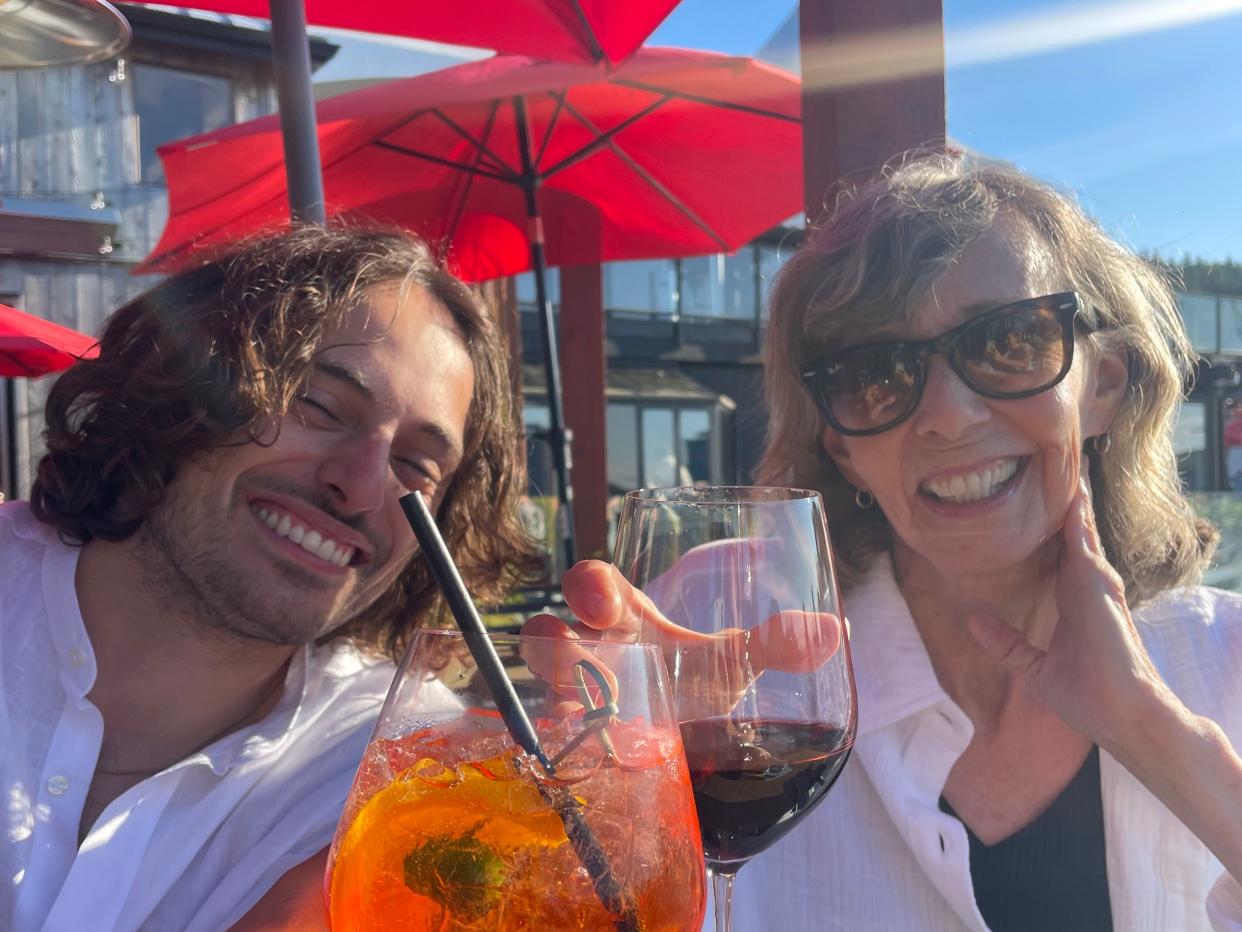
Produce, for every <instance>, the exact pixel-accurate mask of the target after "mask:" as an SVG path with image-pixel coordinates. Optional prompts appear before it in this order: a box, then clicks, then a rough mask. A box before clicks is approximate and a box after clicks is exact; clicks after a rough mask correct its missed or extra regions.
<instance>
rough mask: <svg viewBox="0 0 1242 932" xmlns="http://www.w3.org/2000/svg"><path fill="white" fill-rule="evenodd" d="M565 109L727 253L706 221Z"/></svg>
mask: <svg viewBox="0 0 1242 932" xmlns="http://www.w3.org/2000/svg"><path fill="white" fill-rule="evenodd" d="M565 108H566V109H567V110H569V112H570V113H571V114H573V115H574V116H575V117H577V119H578V120H579V122H581V123H582V125H583V126H585V127H586V128H587V129H589V130H590V131H591V132H593V133H596V134H598V135H600V140H601V142H602V143H603V145H604V146H606V147H607V148H608V149H609V151H611V152H612V154H613V155H615V156H616V157H617V158H619V159H620V160H621V161H623V162H624V163H625V164H626V165H628V166H629V167H630V169H631V170H632V171H633V172H634V174H636V175H638V177H639V178H641V179H643V181H645V182H647V184H649V185H651V187H653V188H655V190H656V191H657V192H658V193H659V194H660V196H661V197H664V198H666V199H667V200H668V202H669V203H670V204H672V205H673V207H675V208H676V209H677V210H679V211H680V212H681V213H682V214H684V215H685V217H686V219H688V220H689V221H690V222H691V223H693V224H694V225H695V226H697V227H698V228H699V229H700V230H702V231H703V232H704V233H706V234H707V236H708V237H710V238H711V239H712V240H714V241H715V242H716V244H717V245H718V246H720V248H721V251H722V252H728V251H729V244H728V243H726V242H725V241H724V240H723V239H722V238H721V237H720V234H719V233H717V232H716V231H715V230H713V229H712V227H711V224H709V223H708V222H707V221H706V220H704V219H703V218H702V217H700V216H699V215H698V214H696V213H695V212H694V211H693V210H692V209H691V208H690V207H689V206H688V205H687V204H685V203H683V201H682V200H681V198H679V197H678V196H677V195H676V194H674V193H673V192H672V191H670V190H669V189H668V188H667V187H665V186H664V184H662V183H661V182H660V180H659V179H658V178H655V177H654V176H653V175H652V174H651V173H650V172H649V171H647V169H645V168H643V167H642V166H641V165H639V164H638V162H636V161H634V159H633V158H632V157H631V156H630V155H629V153H627V152H625V151H624V150H623V149H621V148H619V147H618V146H617V144H616V141H615V140H613V139H612V138H607V139H605V138H604V136H605V135H606V134H601V133H600V130H599V128H598V127H596V126H595V124H593V123H592V122H591V121H590V120H588V119H587V118H586V117H585V116H583V115H582V114H581V113H579V112H578V111H577V110H576V109H575V108H574V106H573V105H572V104H569V103H566V104H565Z"/></svg>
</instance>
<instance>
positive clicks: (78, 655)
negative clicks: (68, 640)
mask: <svg viewBox="0 0 1242 932" xmlns="http://www.w3.org/2000/svg"><path fill="white" fill-rule="evenodd" d="M85 663H86V654H85V652H83V651H80V650H78V649H77V648H76V647H75V648H73V650H71V651H69V666H71V667H80V666H82V665H83V664H85Z"/></svg>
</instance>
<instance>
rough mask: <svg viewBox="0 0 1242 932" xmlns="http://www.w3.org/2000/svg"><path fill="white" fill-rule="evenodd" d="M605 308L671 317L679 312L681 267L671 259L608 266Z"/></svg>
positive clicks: (605, 270) (614, 263)
mask: <svg viewBox="0 0 1242 932" xmlns="http://www.w3.org/2000/svg"><path fill="white" fill-rule="evenodd" d="M604 307H605V309H607V310H609V311H639V312H643V313H647V314H660V315H665V316H669V317H671V316H672V315H673V314H674V313H675V312H676V311H677V266H676V264H675V263H674V262H673V261H672V260H671V259H644V260H642V261H640V262H610V263H608V264H607V265H605V266H604Z"/></svg>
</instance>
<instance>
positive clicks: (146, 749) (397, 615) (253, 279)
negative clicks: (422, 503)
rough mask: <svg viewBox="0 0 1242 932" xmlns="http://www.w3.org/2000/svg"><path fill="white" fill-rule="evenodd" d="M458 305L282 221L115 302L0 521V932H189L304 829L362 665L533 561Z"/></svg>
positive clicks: (318, 845)
mask: <svg viewBox="0 0 1242 932" xmlns="http://www.w3.org/2000/svg"><path fill="white" fill-rule="evenodd" d="M506 359H507V353H506V350H505V347H504V345H503V343H502V341H501V338H500V336H499V334H498V332H497V329H496V328H495V326H494V325H493V323H492V321H491V320H490V319H489V317H488V315H487V313H486V312H485V310H484V309H483V307H482V306H481V305H480V303H479V302H478V300H477V298H476V297H475V296H474V295H473V294H472V293H471V292H470V291H469V290H468V289H467V288H466V287H465V286H463V285H462V284H461V283H460V282H458V281H457V280H456V279H454V278H453V277H452V276H451V275H449V274H448V273H447V272H445V271H443V270H442V269H441V268H440V267H438V266H437V264H436V263H435V261H434V260H433V258H432V256H431V254H430V253H429V251H428V250H427V249H426V247H425V246H423V245H422V244H420V243H418V242H416V241H413V240H410V239H408V238H406V237H404V236H401V235H398V234H390V233H374V232H358V231H353V232H342V231H325V230H322V229H317V228H306V229H302V230H299V231H297V232H294V233H292V234H289V235H286V236H283V237H277V238H273V239H268V240H264V241H258V242H255V243H253V244H250V245H247V246H245V247H243V248H240V249H239V250H237V251H235V252H233V253H230V254H226V255H222V256H220V257H218V258H217V259H215V260H213V261H211V262H208V263H207V264H205V265H203V266H201V267H199V268H196V269H194V270H192V271H189V272H185V273H182V274H180V275H177V276H174V277H172V278H170V279H168V280H167V281H165V282H163V283H162V284H160V285H159V286H157V287H156V288H154V289H153V290H151V291H149V292H147V293H146V294H144V295H142V296H140V297H139V298H136V299H135V300H134V301H132V302H130V303H129V304H128V305H126V306H125V307H123V308H121V309H120V310H119V311H118V312H117V313H116V314H115V315H114V317H113V318H112V320H111V321H110V322H109V324H108V326H107V329H106V331H105V333H104V336H103V340H102V347H101V353H100V356H99V358H98V360H94V361H89V362H84V363H81V364H79V365H78V366H76V367H74V368H73V369H71V370H70V371H69V372H67V373H66V374H65V375H64V376H62V378H61V379H60V381H59V382H58V383H57V385H56V386H55V388H54V389H53V391H52V394H51V397H50V398H49V402H48V406H47V419H48V451H49V452H48V454H47V456H46V457H45V458H44V459H43V461H42V462H41V463H40V466H39V471H38V479H37V481H36V483H35V486H34V489H33V493H32V497H31V502H30V504H29V505H27V504H25V503H22V502H10V503H8V504H6V505H4V506H2V507H0V592H2V593H3V596H2V597H0V691H2V698H3V704H2V705H0V748H3V753H0V778H2V780H3V785H2V786H0V789H3V792H4V795H5V803H6V810H7V812H6V820H5V834H4V839H3V841H2V842H0V871H2V873H0V877H2V878H3V879H2V880H0V927H3V928H6V929H12V930H15V932H22V930H27V929H30V930H33V929H43V928H46V929H88V928H89V929H92V930H105V929H135V928H139V927H141V928H150V929H177V930H199V929H202V930H214V929H219V928H224V927H227V926H228V925H229V924H231V923H232V922H234V921H235V920H236V919H237V918H239V917H240V916H241V915H243V914H244V913H245V912H246V911H247V909H248V908H249V907H250V906H251V905H253V904H254V903H255V902H256V901H257V900H258V899H259V898H260V897H261V896H262V895H263V893H264V892H265V891H266V890H267V889H268V888H269V887H270V886H271V885H272V883H274V882H275V880H276V879H277V878H279V877H280V876H281V875H282V874H283V873H285V872H286V871H287V870H288V869H289V868H290V867H292V866H293V865H296V864H299V863H301V862H303V861H305V860H306V859H307V858H309V857H310V856H312V855H313V854H315V853H316V852H318V851H320V850H322V849H323V847H324V846H325V845H326V844H327V843H328V841H330V839H331V835H332V831H333V829H334V827H335V823H336V820H337V817H338V815H339V813H340V810H341V806H342V804H343V802H344V799H345V796H346V793H347V791H348V788H349V784H350V781H351V779H352V775H353V771H354V768H355V767H356V766H357V762H358V759H359V758H360V756H361V753H362V750H363V747H364V745H365V743H366V740H367V738H368V737H369V734H370V728H371V726H372V724H373V721H374V717H375V715H376V714H377V713H378V709H379V704H380V702H381V701H382V699H383V696H384V694H385V692H386V690H387V686H388V682H389V680H390V679H391V677H392V673H393V667H392V664H391V663H390V662H388V661H389V658H392V657H395V656H396V655H397V654H398V653H399V652H400V650H401V649H402V646H403V641H404V639H405V636H406V634H407V633H408V632H409V631H410V630H411V629H412V628H413V627H414V626H415V624H417V623H419V622H423V623H425V622H426V621H427V619H428V616H429V615H431V614H433V613H435V612H437V611H438V610H439V606H438V596H437V593H436V590H435V586H434V583H433V581H432V580H431V578H430V574H429V572H428V570H427V568H426V567H425V565H424V563H423V561H421V560H419V559H417V558H416V553H415V551H416V544H415V541H414V539H413V535H412V533H411V531H410V529H409V526H408V524H407V523H406V521H405V518H404V516H403V514H402V511H401V508H400V506H399V504H398V499H399V498H400V496H401V495H403V494H404V493H405V492H406V491H407V490H410V489H420V490H422V491H423V492H424V493H425V494H427V495H429V496H431V497H432V500H433V502H434V503H435V506H436V508H437V510H438V517H439V521H440V523H441V526H442V528H443V530H444V532H445V536H446V539H447V541H448V543H449V546H450V548H451V549H452V550H453V551H454V553H455V555H456V557H457V559H458V560H459V563H460V565H461V568H462V571H463V575H464V576H465V577H466V579H467V584H468V585H470V586H471V588H472V590H473V592H474V593H475V594H476V596H477V597H479V598H482V599H487V598H491V597H495V596H498V595H499V594H501V592H503V591H504V590H505V589H506V588H507V587H508V586H509V585H510V584H511V583H512V582H514V581H516V580H517V579H519V578H520V577H521V576H522V575H523V574H524V573H525V572H527V571H528V569H529V568H530V566H531V561H532V559H533V550H532V545H531V544H530V542H529V540H528V539H527V538H526V536H525V535H524V534H523V533H522V531H521V529H520V525H519V523H518V520H517V511H516V497H517V495H518V494H520V493H521V492H522V491H524V484H525V483H524V470H523V466H522V463H521V451H522V450H523V443H522V439H521V434H520V431H519V428H518V426H517V424H516V421H515V419H514V414H513V408H512V405H511V398H510V388H509V385H510V383H509V380H508V376H507V373H506Z"/></svg>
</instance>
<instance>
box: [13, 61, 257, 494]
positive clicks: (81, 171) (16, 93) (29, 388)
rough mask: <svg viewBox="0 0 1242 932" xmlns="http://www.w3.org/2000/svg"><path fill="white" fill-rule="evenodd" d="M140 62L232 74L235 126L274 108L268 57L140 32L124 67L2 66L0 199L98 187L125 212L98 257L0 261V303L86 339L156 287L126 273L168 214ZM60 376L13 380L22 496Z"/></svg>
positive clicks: (78, 194) (79, 193) (86, 199)
mask: <svg viewBox="0 0 1242 932" xmlns="http://www.w3.org/2000/svg"><path fill="white" fill-rule="evenodd" d="M135 62H138V63H140V64H141V63H149V64H153V65H159V66H161V67H166V68H177V69H182V70H186V71H194V72H199V73H208V74H215V75H222V76H225V77H227V78H229V80H230V82H231V89H232V93H233V116H234V119H235V120H236V121H239V122H240V121H243V120H249V119H252V118H254V117H257V116H262V115H264V114H266V113H271V112H273V111H274V110H275V107H276V98H275V89H274V86H273V84H272V81H271V76H270V70H269V67H268V66H267V64H266V63H265V62H263V61H260V60H256V59H255V58H253V57H245V58H236V59H234V58H232V57H225V56H221V55H218V54H212V53H208V52H205V51H203V50H201V49H194V48H181V47H178V46H174V45H170V44H167V43H159V44H156V43H151V42H144V41H143V39H142V37H141V36H138V37H137V38H136V40H135V42H134V44H133V45H132V46H131V47H130V48H129V49H128V50H127V51H126V55H125V58H124V64H120V61H119V60H113V61H109V62H103V63H100V64H96V65H86V66H82V65H79V66H74V67H70V68H49V69H42V70H32V71H0V201H3V200H4V199H5V198H6V197H13V198H24V199H33V200H44V201H48V202H51V203H57V204H72V205H75V206H77V207H82V208H85V207H88V206H89V205H90V204H91V203H92V201H95V200H96V199H97V194H96V192H101V193H102V195H103V199H104V201H105V202H106V204H107V206H109V207H111V208H114V209H115V210H116V212H117V214H118V215H119V226H118V229H117V233H116V236H115V237H114V243H113V251H112V252H111V253H110V254H109V255H106V256H104V255H101V256H100V257H99V259H98V260H97V261H83V260H70V259H58V258H53V257H44V256H15V255H0V301H5V302H6V303H12V304H14V305H15V306H17V307H20V308H22V309H23V310H25V311H28V312H30V313H32V314H37V315H39V316H41V317H45V318H47V319H49V320H54V321H56V322H57V323H62V324H65V325H67V326H70V327H73V328H74V329H76V330H81V331H83V332H85V333H90V334H98V333H99V331H100V329H101V326H102V324H103V321H104V319H105V318H106V317H107V315H108V314H109V313H110V312H111V311H113V310H114V309H115V308H116V307H118V306H119V305H121V304H123V303H124V302H125V301H126V300H128V299H129V298H131V297H133V296H134V295H136V294H138V293H139V292H140V291H142V290H143V289H144V288H146V287H148V286H149V285H150V284H152V283H153V282H154V281H155V280H156V279H155V277H153V276H142V277H136V276H132V275H130V273H129V270H130V268H131V267H132V266H133V265H134V264H135V263H136V262H138V261H139V260H140V259H142V258H143V257H144V256H145V255H146V254H147V253H148V252H149V251H150V249H151V248H152V247H153V246H154V245H155V243H156V241H157V240H158V239H159V235H160V231H161V230H162V229H163V226H164V221H165V219H166V218H167V214H168V197H167V193H166V191H165V189H164V188H163V187H162V186H159V185H152V184H149V183H144V182H143V181H142V166H141V164H140V161H141V160H140V146H139V125H138V115H137V113H136V112H135V109H134V96H133V81H132V69H133V64H134V63H135ZM53 381H54V379H53V378H44V379H29V380H27V379H18V380H17V382H16V396H17V397H16V422H17V428H16V437H14V438H12V440H11V441H9V442H14V443H15V444H16V448H17V453H18V469H17V477H16V480H17V481H16V491H17V493H18V494H19V495H21V496H24V495H25V494H27V493H28V491H29V488H30V481H31V478H32V475H33V469H34V464H35V463H37V462H38V458H39V456H40V455H41V453H42V451H43V443H42V438H41V434H42V430H43V405H44V401H45V400H46V398H47V392H48V389H49V388H50V387H51V385H52V383H53ZM0 430H3V428H2V427H0ZM3 439H4V438H3V437H0V440H3Z"/></svg>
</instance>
